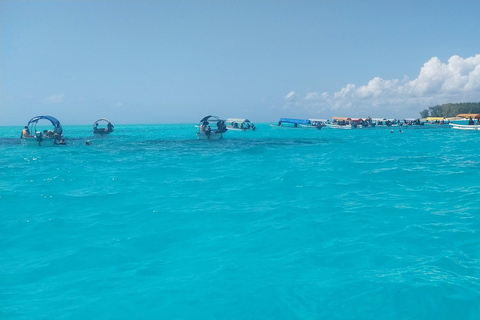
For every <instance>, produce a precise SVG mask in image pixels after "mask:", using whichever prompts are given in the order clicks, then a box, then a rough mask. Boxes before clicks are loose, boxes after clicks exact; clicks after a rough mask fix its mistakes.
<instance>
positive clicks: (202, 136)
mask: <svg viewBox="0 0 480 320" xmlns="http://www.w3.org/2000/svg"><path fill="white" fill-rule="evenodd" d="M222 138H223V133H222V132H215V131H212V132H210V134H209V135H207V134H206V133H205V132H197V139H198V140H220V139H222Z"/></svg>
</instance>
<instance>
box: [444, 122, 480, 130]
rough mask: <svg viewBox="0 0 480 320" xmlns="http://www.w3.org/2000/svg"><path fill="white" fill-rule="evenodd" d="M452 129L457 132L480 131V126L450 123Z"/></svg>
mask: <svg viewBox="0 0 480 320" xmlns="http://www.w3.org/2000/svg"><path fill="white" fill-rule="evenodd" d="M450 126H451V127H452V129H456V130H480V124H457V123H450Z"/></svg>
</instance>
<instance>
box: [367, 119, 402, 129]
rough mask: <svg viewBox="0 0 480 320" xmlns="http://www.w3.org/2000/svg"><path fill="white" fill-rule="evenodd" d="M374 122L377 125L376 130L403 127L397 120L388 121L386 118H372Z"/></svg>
mask: <svg viewBox="0 0 480 320" xmlns="http://www.w3.org/2000/svg"><path fill="white" fill-rule="evenodd" d="M372 122H373V123H375V127H376V128H390V127H398V126H402V123H400V121H399V120H397V119H386V118H372Z"/></svg>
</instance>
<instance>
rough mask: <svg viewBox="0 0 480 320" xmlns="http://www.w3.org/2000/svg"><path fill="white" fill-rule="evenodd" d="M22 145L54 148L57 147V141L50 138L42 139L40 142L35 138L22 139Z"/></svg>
mask: <svg viewBox="0 0 480 320" xmlns="http://www.w3.org/2000/svg"><path fill="white" fill-rule="evenodd" d="M22 144H23V145H26V146H34V147H44V148H45V147H55V146H58V140H56V139H52V138H42V140H41V141H38V140H37V138H35V137H32V138H22Z"/></svg>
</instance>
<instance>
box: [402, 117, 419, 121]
mask: <svg viewBox="0 0 480 320" xmlns="http://www.w3.org/2000/svg"><path fill="white" fill-rule="evenodd" d="M403 120H405V121H415V120H420V119H419V118H405V119H403Z"/></svg>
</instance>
